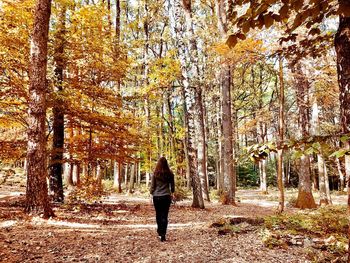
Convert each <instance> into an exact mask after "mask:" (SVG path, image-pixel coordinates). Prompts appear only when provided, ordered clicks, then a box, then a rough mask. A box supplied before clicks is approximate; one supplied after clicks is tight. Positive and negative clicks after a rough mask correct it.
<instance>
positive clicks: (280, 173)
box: [277, 58, 289, 213]
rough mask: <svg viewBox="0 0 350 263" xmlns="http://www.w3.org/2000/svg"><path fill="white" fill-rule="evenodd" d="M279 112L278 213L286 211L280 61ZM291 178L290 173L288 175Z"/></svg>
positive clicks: (281, 72)
mask: <svg viewBox="0 0 350 263" xmlns="http://www.w3.org/2000/svg"><path fill="white" fill-rule="evenodd" d="M279 84H280V85H279V110H278V142H277V185H278V190H279V200H278V208H277V210H278V212H279V213H282V212H283V210H284V184H283V141H284V123H285V122H284V76H283V61H282V59H281V58H280V59H279ZM288 178H289V173H288Z"/></svg>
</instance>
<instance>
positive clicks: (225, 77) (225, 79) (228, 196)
mask: <svg viewBox="0 0 350 263" xmlns="http://www.w3.org/2000/svg"><path fill="white" fill-rule="evenodd" d="M231 7H232V6H231V4H230V3H228V2H226V1H224V0H219V1H218V2H217V3H216V10H217V11H216V13H217V18H218V21H217V24H218V28H219V31H220V33H221V35H222V37H226V34H227V32H228V21H229V19H230V16H231V14H232V10H231ZM221 67H222V68H221V78H222V82H221V96H222V137H223V138H222V144H223V156H222V157H223V158H222V159H223V163H222V166H223V167H222V171H223V176H224V184H225V185H224V195H225V198H224V200H223V201H224V203H227V204H235V191H236V189H235V184H236V173H235V170H236V167H235V160H234V158H235V152H234V147H233V145H234V144H235V142H234V136H233V132H234V129H233V125H232V112H231V68H230V65H228V64H226V63H223V64H222V66H221Z"/></svg>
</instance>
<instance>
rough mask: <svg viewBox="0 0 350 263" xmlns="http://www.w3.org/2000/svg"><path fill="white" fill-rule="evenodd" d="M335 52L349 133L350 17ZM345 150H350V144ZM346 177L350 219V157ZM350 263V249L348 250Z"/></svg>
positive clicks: (343, 20)
mask: <svg viewBox="0 0 350 263" xmlns="http://www.w3.org/2000/svg"><path fill="white" fill-rule="evenodd" d="M338 2H339V10H345V9H346V8H347V4H348V1H346V0H338ZM334 45H335V50H336V52H337V71H338V83H339V92H340V95H339V100H340V120H341V126H342V132H343V133H349V130H350V129H349V126H350V86H349V85H350V83H349V79H350V16H349V15H347V14H341V15H340V16H339V28H338V31H337V33H336V35H335V38H334ZM345 148H346V149H350V144H349V142H346V143H345ZM345 176H346V179H347V192H348V218H349V219H350V180H349V178H350V155H345ZM349 222H350V220H349ZM348 237H349V247H350V224H349V231H348ZM348 262H350V249H348Z"/></svg>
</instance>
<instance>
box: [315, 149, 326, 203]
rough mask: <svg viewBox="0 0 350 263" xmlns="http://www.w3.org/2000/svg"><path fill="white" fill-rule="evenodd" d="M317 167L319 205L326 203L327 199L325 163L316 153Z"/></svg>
mask: <svg viewBox="0 0 350 263" xmlns="http://www.w3.org/2000/svg"><path fill="white" fill-rule="evenodd" d="M317 167H318V184H319V189H320V205H328V204H329V201H328V198H327V191H326V180H325V163H324V159H323V156H322V155H321V154H317ZM327 181H328V180H327Z"/></svg>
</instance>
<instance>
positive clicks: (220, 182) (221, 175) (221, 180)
mask: <svg viewBox="0 0 350 263" xmlns="http://www.w3.org/2000/svg"><path fill="white" fill-rule="evenodd" d="M221 112H222V102H221V101H219V107H218V111H217V123H218V126H217V131H218V138H217V140H218V144H217V145H218V148H217V151H218V157H219V158H218V168H219V169H218V170H217V177H218V180H217V181H218V192H219V193H220V194H222V193H223V191H224V164H223V163H224V162H223V156H224V154H223V153H224V147H223V143H222V119H221Z"/></svg>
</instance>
